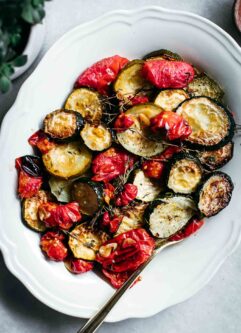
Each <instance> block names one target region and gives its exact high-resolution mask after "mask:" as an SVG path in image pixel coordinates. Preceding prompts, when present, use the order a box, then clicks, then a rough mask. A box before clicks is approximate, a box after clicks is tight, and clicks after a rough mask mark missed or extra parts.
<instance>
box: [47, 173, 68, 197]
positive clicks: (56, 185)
mask: <svg viewBox="0 0 241 333" xmlns="http://www.w3.org/2000/svg"><path fill="white" fill-rule="evenodd" d="M73 181H74V179H70V180H65V179H61V178H58V177H53V176H52V177H50V179H49V187H50V191H51V193H52V194H53V195H54V197H55V198H56V199H57V200H58V201H60V202H70V201H71V193H70V189H71V185H72V183H73Z"/></svg>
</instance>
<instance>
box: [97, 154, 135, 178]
mask: <svg viewBox="0 0 241 333" xmlns="http://www.w3.org/2000/svg"><path fill="white" fill-rule="evenodd" d="M134 161H135V158H134V156H133V155H131V154H129V153H126V152H123V151H121V150H118V149H116V148H109V149H108V150H106V151H105V152H104V153H100V154H98V155H97V156H96V157H95V158H94V160H93V162H92V171H93V173H94V177H92V180H94V181H97V182H99V181H103V182H109V181H110V180H112V179H114V178H116V177H117V176H119V175H123V174H124V173H125V172H126V171H127V170H128V169H130V168H132V166H133V164H134Z"/></svg>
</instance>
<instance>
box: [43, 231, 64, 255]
mask: <svg viewBox="0 0 241 333" xmlns="http://www.w3.org/2000/svg"><path fill="white" fill-rule="evenodd" d="M64 241H65V236H64V235H63V234H62V233H60V232H56V231H48V232H47V233H46V234H44V235H43V236H42V237H41V240H40V247H41V249H42V251H43V252H44V253H45V254H46V256H47V257H48V258H49V259H51V260H55V261H62V260H64V259H65V258H66V257H67V255H68V249H67V247H66V246H65V244H64Z"/></svg>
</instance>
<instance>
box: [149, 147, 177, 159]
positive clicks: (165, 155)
mask: <svg viewBox="0 0 241 333" xmlns="http://www.w3.org/2000/svg"><path fill="white" fill-rule="evenodd" d="M181 150H182V149H181V148H180V147H178V146H170V147H167V148H166V149H165V150H164V151H163V152H162V153H161V154H159V155H157V156H155V157H154V158H155V160H159V161H162V162H167V161H168V160H170V159H171V158H172V156H173V155H174V154H176V153H179V152H180V151H181Z"/></svg>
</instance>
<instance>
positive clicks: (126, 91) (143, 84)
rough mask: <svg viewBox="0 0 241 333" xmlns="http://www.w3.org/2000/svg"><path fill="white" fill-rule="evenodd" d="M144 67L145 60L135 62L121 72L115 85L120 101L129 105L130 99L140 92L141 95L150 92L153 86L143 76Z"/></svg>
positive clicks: (131, 62)
mask: <svg viewBox="0 0 241 333" xmlns="http://www.w3.org/2000/svg"><path fill="white" fill-rule="evenodd" d="M143 65H144V61H143V60H133V61H130V62H129V63H128V64H127V65H126V66H125V67H124V68H123V69H122V70H121V71H120V73H119V74H118V76H117V78H116V80H115V82H114V84H113V89H114V92H115V94H116V97H117V98H118V99H119V100H122V101H124V102H126V103H128V102H129V100H130V98H132V97H134V96H136V95H137V94H138V93H139V92H140V93H141V95H145V94H148V92H150V90H151V89H152V85H151V84H150V83H149V82H148V81H147V80H146V79H144V77H143V76H142V67H143Z"/></svg>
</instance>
